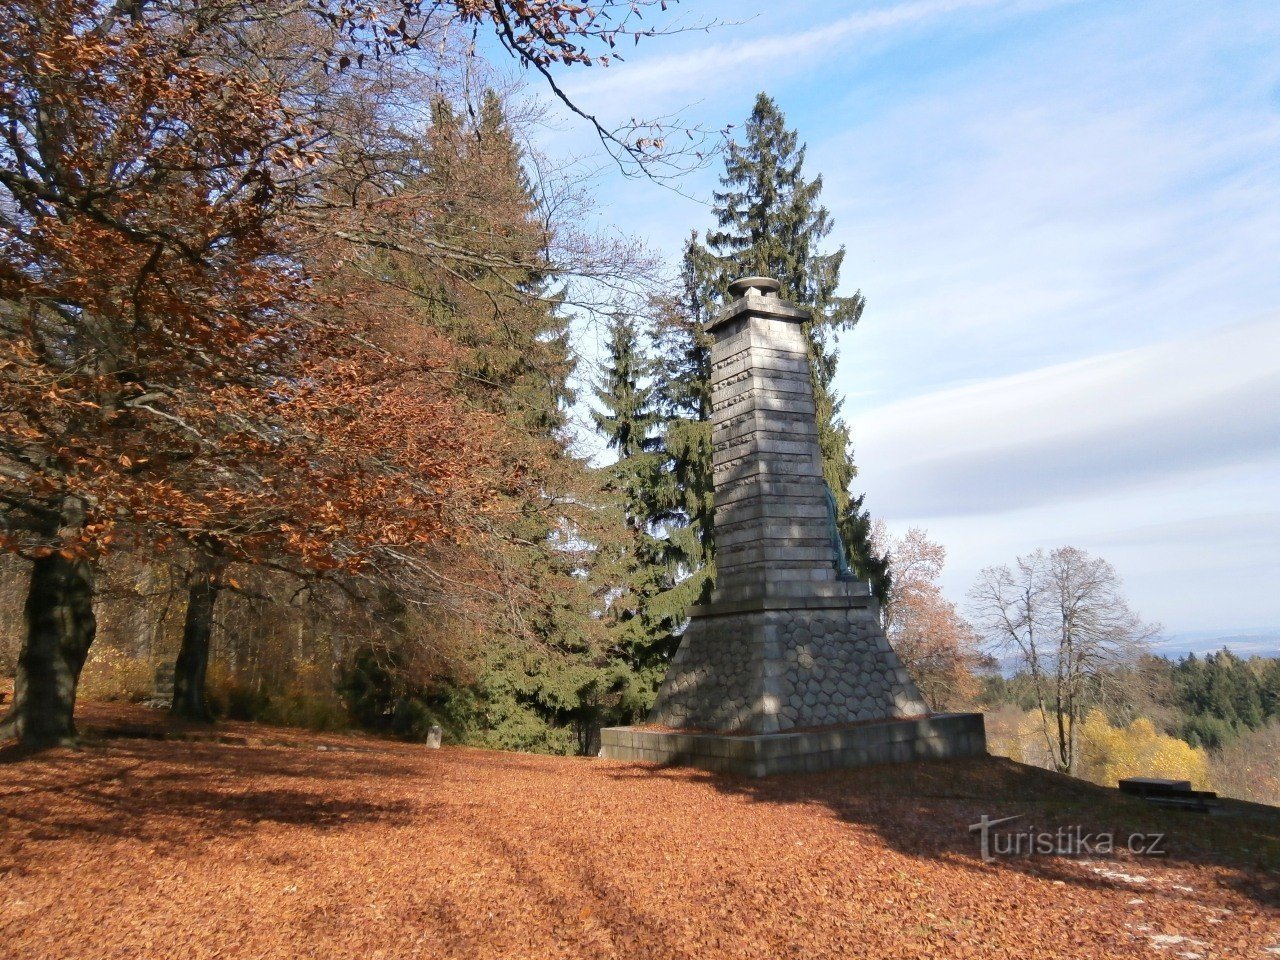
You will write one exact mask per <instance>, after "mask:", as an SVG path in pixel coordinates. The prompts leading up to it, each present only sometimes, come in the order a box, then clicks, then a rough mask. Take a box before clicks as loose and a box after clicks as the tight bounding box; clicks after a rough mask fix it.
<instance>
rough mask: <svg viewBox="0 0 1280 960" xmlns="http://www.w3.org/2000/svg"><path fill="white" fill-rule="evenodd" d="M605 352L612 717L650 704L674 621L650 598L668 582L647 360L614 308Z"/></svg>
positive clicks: (623, 718) (624, 717)
mask: <svg viewBox="0 0 1280 960" xmlns="http://www.w3.org/2000/svg"><path fill="white" fill-rule="evenodd" d="M609 335H610V342H609V358H608V361H607V364H606V367H605V370H604V374H603V376H602V378H601V380H600V382H599V383H598V384H597V386H596V399H597V401H598V402H599V406H600V409H598V410H595V411H593V412H592V418H593V419H594V421H595V424H596V427H597V428H598V429H599V430H600V431H601V432H602V433H603V434H604V436H605V439H606V441H607V442H608V445H609V447H610V449H612V450H614V451H615V452H616V453H617V456H618V459H617V460H616V461H615V462H614V463H613V464H612V465H611V466H610V467H608V468H607V470H606V473H607V475H608V479H607V481H606V484H605V487H606V490H607V491H608V492H610V493H611V494H613V495H614V496H615V497H617V498H618V500H619V503H620V506H621V508H622V513H623V522H624V525H625V527H626V530H627V537H626V539H625V541H624V542H623V543H622V544H621V545H620V549H619V551H618V553H619V556H618V557H617V573H616V577H615V579H616V581H617V583H618V586H617V587H616V588H615V591H614V592H615V595H614V596H612V597H611V598H610V602H609V621H610V623H611V625H612V628H613V644H612V661H613V663H614V665H615V666H616V667H617V668H618V672H617V673H616V674H615V677H616V678H617V679H616V680H615V687H617V688H618V689H617V692H618V694H619V699H618V704H617V706H618V717H617V719H618V720H619V721H620V722H630V721H632V720H635V719H636V718H637V716H639V715H643V713H645V712H647V711H648V709H649V707H650V706H652V704H653V698H654V695H655V694H656V692H657V689H658V686H659V684H660V683H661V682H662V677H663V675H664V674H665V672H666V668H667V663H668V661H669V660H670V658H671V654H672V653H673V652H674V645H675V644H674V639H673V638H674V632H675V629H676V627H677V626H678V623H677V621H676V618H675V617H674V616H673V615H672V613H671V612H670V610H669V609H668V608H667V607H666V606H665V605H662V604H658V605H656V606H655V604H654V599H655V598H656V597H658V596H659V595H660V594H662V593H664V592H665V591H667V590H669V589H670V588H671V586H672V578H671V576H670V570H671V565H670V562H669V558H668V556H667V551H666V543H665V541H664V540H663V539H662V538H661V537H659V536H657V535H656V531H658V530H659V529H660V527H659V524H658V519H659V507H658V498H659V490H658V487H659V486H660V483H661V479H660V478H661V468H662V458H661V455H660V453H659V452H658V447H659V441H658V439H657V438H656V437H655V436H654V431H655V428H656V427H657V425H658V422H659V416H658V412H657V409H656V407H655V400H654V387H653V384H652V379H653V372H654V371H653V363H652V361H651V360H650V359H649V358H648V357H647V356H646V355H645V353H644V350H643V346H642V344H641V340H640V333H639V329H638V327H637V324H636V321H635V319H634V318H633V317H631V316H630V315H628V314H625V313H620V314H618V315H617V316H615V317H614V319H613V322H612V324H611V325H610V331H609Z"/></svg>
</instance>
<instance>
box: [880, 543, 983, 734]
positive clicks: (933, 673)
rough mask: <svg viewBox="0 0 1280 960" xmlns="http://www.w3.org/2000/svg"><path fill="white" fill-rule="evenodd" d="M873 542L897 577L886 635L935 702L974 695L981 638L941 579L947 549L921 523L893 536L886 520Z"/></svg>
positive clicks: (941, 704)
mask: <svg viewBox="0 0 1280 960" xmlns="http://www.w3.org/2000/svg"><path fill="white" fill-rule="evenodd" d="M871 542H872V544H873V546H874V548H875V550H876V551H877V552H878V553H880V554H883V555H885V556H887V557H888V558H889V569H890V571H891V572H892V576H893V595H892V598H891V599H890V602H889V603H888V604H886V605H885V606H884V607H883V615H884V628H885V633H886V635H887V636H888V638H889V641H890V642H891V643H892V644H893V649H894V651H895V652H896V653H897V654H898V656H899V657H900V658H901V660H902V662H903V665H904V666H906V668H907V669H908V670H909V671H910V672H911V676H912V679H914V680H915V682H916V686H918V687H919V688H920V692H921V693H922V694H923V695H924V698H925V700H926V701H927V702H928V704H929V706H930V707H931V708H932V709H934V710H942V709H944V708H945V707H946V706H947V705H948V704H954V702H956V701H961V700H965V699H967V698H970V697H972V696H974V695H975V694H976V693H977V683H976V680H975V677H974V673H973V671H974V668H975V667H976V666H977V664H978V662H979V660H980V655H979V649H978V644H979V638H978V635H977V633H976V632H975V631H974V629H973V627H972V626H970V625H969V623H968V622H967V621H966V620H965V619H964V617H963V616H961V615H960V612H959V611H958V610H957V609H956V606H955V604H953V603H952V602H951V601H950V600H948V599H947V598H946V597H945V596H943V593H942V587H941V585H940V584H939V582H938V581H939V578H940V577H941V576H942V569H943V567H944V565H945V564H946V559H947V550H946V547H944V546H943V545H942V544H940V543H938V542H936V541H934V540H931V539H929V535H928V532H927V531H925V530H922V529H920V528H919V527H912V528H911V529H910V530H908V531H907V532H906V534H904V535H903V536H902V537H900V538H897V539H893V538H890V537H889V535H888V532H887V530H886V528H885V526H884V524H883V523H877V524H876V526H875V529H874V531H873V535H872V538H871Z"/></svg>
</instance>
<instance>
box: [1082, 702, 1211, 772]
mask: <svg viewBox="0 0 1280 960" xmlns="http://www.w3.org/2000/svg"><path fill="white" fill-rule="evenodd" d="M1078 774H1079V776H1081V777H1084V778H1085V779H1086V780H1092V781H1093V782H1094V783H1100V784H1102V785H1103V786H1108V787H1114V786H1115V785H1116V781H1118V780H1120V779H1122V778H1124V777H1167V778H1169V779H1172V780H1190V781H1191V785H1192V786H1193V787H1195V788H1196V789H1200V790H1203V789H1207V788H1208V786H1209V780H1210V777H1209V757H1208V755H1207V754H1206V753H1205V751H1204V750H1201V749H1198V748H1196V747H1193V746H1191V745H1190V744H1188V743H1186V742H1184V741H1182V740H1179V739H1177V738H1176V737H1170V736H1167V735H1165V734H1163V733H1161V732H1160V731H1159V730H1157V729H1156V728H1155V725H1154V724H1152V723H1151V721H1150V720H1148V719H1146V718H1145V717H1141V718H1139V719H1137V720H1135V721H1134V722H1133V723H1131V724H1129V725H1128V726H1127V727H1113V726H1112V725H1111V724H1110V723H1109V722H1108V721H1107V718H1106V715H1105V714H1104V713H1103V712H1102V711H1101V710H1093V711H1090V713H1089V715H1088V716H1087V717H1086V718H1085V721H1084V723H1083V724H1082V726H1081V730H1080V765H1079V770H1078Z"/></svg>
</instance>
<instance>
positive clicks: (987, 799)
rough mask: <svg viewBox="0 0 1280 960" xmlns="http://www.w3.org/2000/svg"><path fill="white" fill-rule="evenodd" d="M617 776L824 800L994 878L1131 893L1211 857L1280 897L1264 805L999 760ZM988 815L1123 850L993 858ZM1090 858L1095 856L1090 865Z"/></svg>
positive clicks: (1270, 812)
mask: <svg viewBox="0 0 1280 960" xmlns="http://www.w3.org/2000/svg"><path fill="white" fill-rule="evenodd" d="M612 776H614V777H615V778H617V779H619V780H627V779H630V778H635V777H672V778H681V779H688V778H690V777H693V778H695V779H698V780H701V781H703V782H705V783H706V784H707V785H708V786H710V787H711V788H713V789H715V790H716V791H718V792H721V793H724V794H729V795H733V796H736V797H744V798H746V799H748V800H750V801H751V802H753V803H763V804H773V805H784V806H785V805H805V806H812V805H814V804H818V805H821V806H823V807H825V808H826V809H827V810H829V811H830V812H831V813H832V814H833V815H834V816H836V817H838V818H839V819H840V820H842V821H844V822H846V823H848V824H850V825H854V826H857V827H858V828H860V829H864V830H869V831H871V832H873V833H875V834H876V836H878V837H879V838H880V839H881V840H882V841H883V842H884V843H885V844H886V845H887V846H888V847H890V848H891V849H894V850H896V851H898V852H900V853H903V854H905V855H908V856H911V857H915V858H923V859H937V860H946V861H947V862H948V863H950V864H952V865H959V866H962V867H964V868H966V869H969V870H972V871H974V872H975V874H976V873H982V874H984V875H985V876H989V875H990V874H989V871H990V870H991V869H992V868H993V867H994V868H998V869H1006V870H1012V871H1016V872H1018V873H1021V874H1024V875H1028V876H1032V877H1036V878H1038V879H1040V880H1045V881H1049V882H1054V881H1060V882H1062V883H1063V884H1066V885H1069V886H1076V887H1087V888H1093V889H1098V890H1106V891H1112V892H1115V891H1126V892H1129V893H1133V892H1135V891H1139V890H1141V889H1143V888H1142V887H1141V885H1140V884H1138V885H1135V881H1133V880H1132V879H1130V878H1132V877H1133V876H1135V875H1141V872H1142V869H1143V868H1144V867H1147V868H1148V869H1151V870H1154V869H1156V868H1169V867H1172V868H1176V867H1178V866H1179V865H1188V866H1205V865H1209V866H1214V867H1219V868H1222V869H1223V873H1222V874H1220V876H1219V879H1220V880H1221V881H1222V882H1224V883H1225V884H1227V885H1229V886H1230V887H1231V888H1233V889H1235V890H1236V891H1238V892H1239V893H1241V894H1242V895H1244V896H1245V897H1248V898H1249V899H1251V900H1254V901H1256V902H1258V903H1260V904H1263V905H1266V906H1276V905H1280V809H1278V808H1274V807H1266V806H1263V805H1260V804H1250V803H1244V802H1242V801H1233V800H1224V801H1223V804H1222V807H1221V808H1220V809H1219V810H1217V811H1215V812H1213V813H1211V814H1203V813H1196V812H1192V811H1185V810H1172V809H1167V808H1161V807H1157V806H1153V805H1150V804H1148V803H1145V802H1143V801H1141V800H1138V799H1135V798H1132V797H1129V796H1126V795H1124V794H1121V793H1120V792H1119V791H1118V790H1115V789H1110V788H1106V787H1101V786H1098V785H1096V784H1093V783H1089V782H1087V781H1083V780H1078V779H1075V778H1073V777H1068V776H1065V775H1062V774H1057V773H1054V772H1052V771H1048V770H1043V769H1040V768H1037V767H1031V766H1027V765H1025V764H1021V763H1017V762H1015V761H1013V760H1009V759H1007V758H1004V757H995V756H988V757H981V758H973V759H965V760H930V761H920V762H915V763H904V764H882V765H875V766H868V767H862V768H858V769H854V770H836V771H828V772H825V773H813V774H798V775H782V776H773V777H764V778H752V777H745V776H737V775H732V774H720V773H709V772H705V771H692V770H689V769H688V768H677V767H673V766H657V765H650V764H633V765H628V766H625V767H620V768H618V769H616V770H614V771H613V772H612ZM984 815H985V816H986V817H988V818H990V819H991V820H997V819H1000V818H1004V817H1016V818H1017V819H1016V820H1013V821H1010V822H1009V823H1008V825H1007V826H1006V827H1004V828H1001V829H1003V831H1004V832H1005V833H1010V832H1014V831H1022V832H1026V831H1029V830H1030V831H1033V832H1047V833H1055V834H1056V831H1058V829H1059V828H1064V829H1068V830H1072V829H1074V828H1077V827H1078V828H1079V830H1080V832H1081V833H1082V834H1090V835H1092V836H1093V837H1094V838H1095V839H1096V838H1098V837H1099V836H1100V835H1103V834H1109V835H1110V836H1111V837H1112V838H1113V841H1114V848H1115V849H1114V850H1113V851H1111V852H1102V851H1099V850H1098V845H1097V843H1096V842H1095V843H1093V844H1092V846H1093V850H1092V852H1089V853H1085V854H1083V855H1077V856H1059V855H1007V856H997V857H996V859H995V860H994V861H993V862H992V863H991V864H987V863H984V862H983V860H982V857H981V851H980V846H979V833H978V832H976V831H970V829H969V827H970V826H971V825H973V824H977V823H978V822H979V821H980V819H981V818H982V817H983V816H984ZM997 832H999V831H997ZM1156 834H1159V835H1161V836H1162V838H1163V850H1164V853H1163V854H1162V855H1158V856H1147V855H1145V854H1142V855H1137V854H1131V853H1130V852H1129V850H1128V845H1129V842H1130V837H1135V836H1146V837H1152V836H1154V835H1156ZM1136 842H1137V843H1139V844H1141V840H1138V841H1136ZM1081 861H1088V864H1087V868H1086V869H1082V863H1081Z"/></svg>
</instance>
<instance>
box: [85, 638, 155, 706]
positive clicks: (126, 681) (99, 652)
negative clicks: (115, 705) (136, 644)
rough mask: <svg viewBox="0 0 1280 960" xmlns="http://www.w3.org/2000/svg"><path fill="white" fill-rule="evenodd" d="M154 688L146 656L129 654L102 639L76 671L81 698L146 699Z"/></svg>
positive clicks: (150, 668)
mask: <svg viewBox="0 0 1280 960" xmlns="http://www.w3.org/2000/svg"><path fill="white" fill-rule="evenodd" d="M154 690H155V671H154V669H153V668H152V666H151V661H150V660H149V659H142V658H140V657H131V656H129V655H128V654H127V653H125V652H124V651H122V650H119V649H117V648H115V647H112V646H109V645H108V644H105V643H96V644H94V645H93V646H92V647H91V648H90V649H89V659H88V660H86V661H85V664H84V669H83V670H82V671H81V672H80V685H79V687H78V688H77V693H78V696H80V697H82V698H83V699H85V700H128V701H135V702H136V701H139V700H146V699H147V698H148V697H150V696H151V695H152V693H153V692H154Z"/></svg>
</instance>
